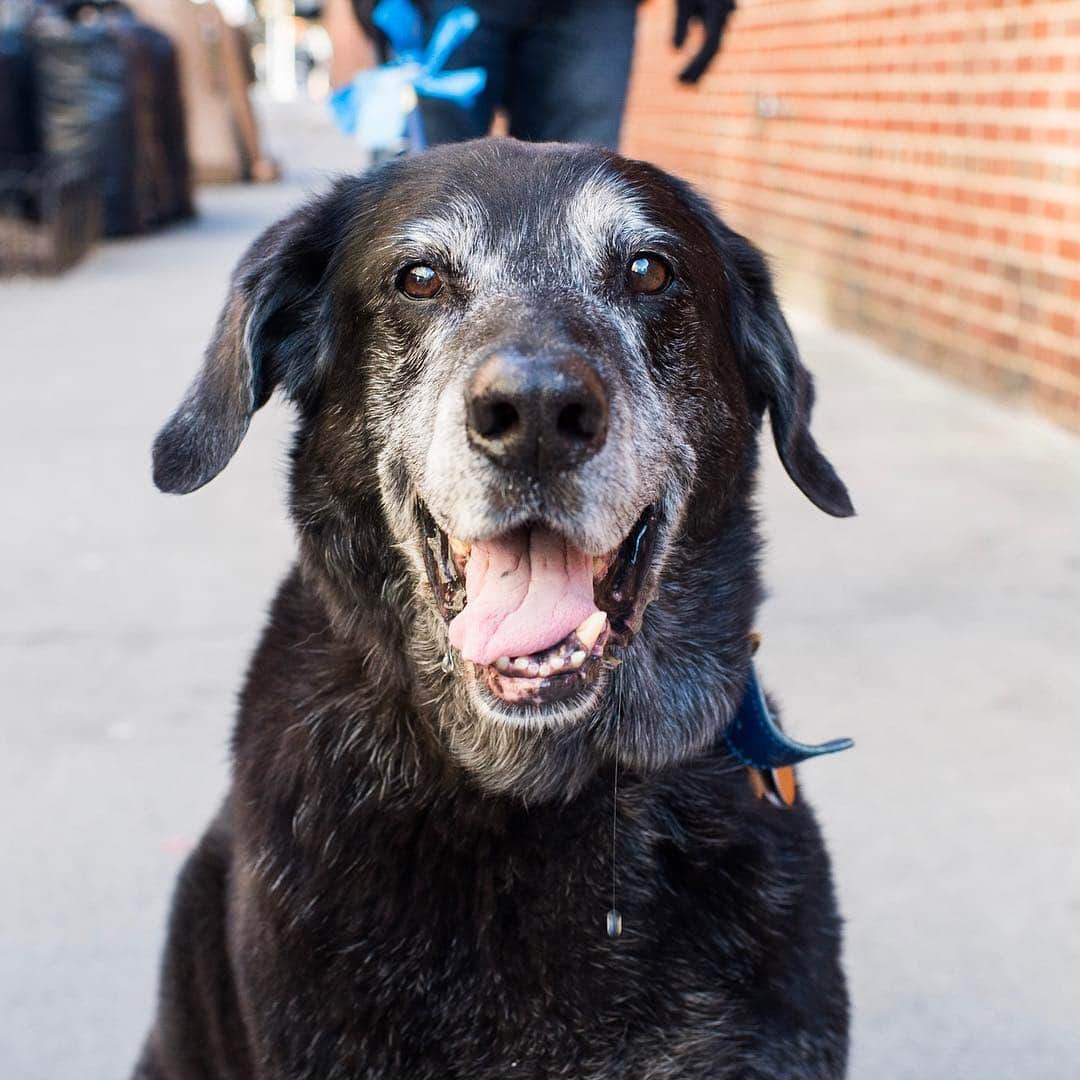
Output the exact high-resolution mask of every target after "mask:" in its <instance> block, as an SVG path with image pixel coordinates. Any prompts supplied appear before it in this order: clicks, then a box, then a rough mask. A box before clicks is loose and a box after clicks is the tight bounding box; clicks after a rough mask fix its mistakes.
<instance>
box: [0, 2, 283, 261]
mask: <svg viewBox="0 0 1080 1080" xmlns="http://www.w3.org/2000/svg"><path fill="white" fill-rule="evenodd" d="M181 53H183V56H182V58H181V55H180V54H181ZM246 60H247V43H246V39H245V37H244V34H243V31H242V30H239V29H236V28H233V27H229V26H228V25H227V24H226V23H225V22H224V20H223V19H222V17H221V14H220V12H218V10H217V9H216V8H215V7H214V5H213V4H209V3H206V4H197V3H192V2H191V0H132V2H131V3H126V2H122V0H0V272H4V271H7V272H12V271H17V270H28V271H37V272H50V271H57V270H61V269H64V268H65V267H66V266H68V265H70V264H71V263H72V262H74V261H75V260H76V259H77V258H78V257H79V256H80V255H81V253H82V251H84V250H85V249H86V248H87V247H88V246H89V245H90V244H92V243H93V241H94V240H95V239H96V237H97V236H98V235H104V236H129V235H133V234H139V233H145V232H147V231H149V230H152V229H155V228H158V227H160V226H162V225H165V224H168V223H170V222H174V221H178V220H181V219H184V218H187V217H190V216H191V214H192V213H193V201H192V188H193V184H194V182H195V181H197V180H200V179H205V180H208V181H215V182H220V181H231V180H246V179H252V178H260V179H262V178H266V177H267V175H268V173H271V172H272V169H269V168H268V165H267V163H266V161H265V159H263V158H261V156H260V154H259V147H258V134H257V131H256V128H255V120H254V115H253V113H252V110H251V105H250V101H249V100H248V83H249V79H250V74H249V71H248V67H247V62H246ZM193 128H194V133H193V130H192V129H193Z"/></svg>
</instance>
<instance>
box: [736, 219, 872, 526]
mask: <svg viewBox="0 0 1080 1080" xmlns="http://www.w3.org/2000/svg"><path fill="white" fill-rule="evenodd" d="M721 229H722V233H723V234H724V235H723V237H722V239H723V265H724V274H725V278H726V281H727V298H728V308H729V310H728V318H729V320H730V325H731V332H732V337H733V341H734V345H735V349H736V352H737V354H738V360H739V363H740V364H741V365H742V369H743V373H744V377H745V379H746V383H747V386H748V387H749V390H750V396H751V404H752V405H753V406H754V407H755V408H757V409H760V410H764V409H766V408H767V409H768V410H769V420H770V423H771V426H772V432H773V439H774V440H775V441H776V449H777V452H778V453H779V454H780V460H781V461H782V462H783V463H784V468H785V469H786V470H787V474H788V476H790V477H791V479H792V480H793V481H794V482H795V484H796V485H797V486H798V488H799V490H800V491H802V493H803V494H804V495H805V496H806V497H807V498H808V499H809V500H810V501H811V502H812V503H813V504H814V505H815V506H817V507H818V508H820V509H821V510H824V511H825V513H826V514H832V515H833V516H834V517H850V516H851V515H852V514H854V513H855V508H854V507H853V506H852V505H851V498H850V497H849V495H848V492H847V488H846V487H845V486H844V482H843V481H842V480H841V479H840V477H839V476H837V474H836V470H835V469H834V468H833V467H832V465H831V464H830V463H829V461H828V459H827V458H826V457H825V455H824V454H823V453H822V452H821V451H820V450H819V449H818V446H817V443H816V442H814V437H813V435H811V434H810V413H811V410H812V409H813V406H814V380H813V379H812V377H811V375H810V372H809V371H807V370H806V368H805V367H804V366H803V364H802V361H801V360H800V359H799V350H798V348H797V346H796V345H795V339H794V337H793V336H792V333H791V330H790V328H789V327H788V324H787V320H786V319H785V318H784V314H783V312H782V311H781V310H780V304H779V301H778V300H777V299H776V292H775V290H774V289H773V283H772V276H771V274H770V273H769V268H768V265H767V263H766V261H765V257H764V256H763V255H762V254H761V252H760V251H758V250H757V248H755V247H754V246H753V244H751V243H750V242H749V241H747V240H744V239H743V238H742V237H741V236H739V235H738V234H736V233H734V232H731V231H730V230H728V229H726V228H724V227H721Z"/></svg>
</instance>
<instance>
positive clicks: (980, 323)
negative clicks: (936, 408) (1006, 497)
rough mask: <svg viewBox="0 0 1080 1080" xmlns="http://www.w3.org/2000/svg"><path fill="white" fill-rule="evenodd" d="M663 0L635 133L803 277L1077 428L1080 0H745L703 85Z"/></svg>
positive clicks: (885, 338) (650, 36)
mask: <svg viewBox="0 0 1080 1080" xmlns="http://www.w3.org/2000/svg"><path fill="white" fill-rule="evenodd" d="M673 6H674V5H673V3H672V0H648V2H646V3H645V4H644V5H643V7H642V12H641V18H640V22H639V24H638V33H639V41H638V48H637V53H636V60H635V72H634V78H633V84H632V88H631V99H630V105H629V110H628V115H627V122H626V126H625V128H624V138H623V149H624V151H625V152H626V153H629V154H631V155H633V156H637V157H643V158H647V159H649V160H652V161H655V162H656V163H657V164H659V165H662V166H664V167H666V168H669V169H671V170H672V171H674V172H678V173H680V174H681V175H683V176H685V177H686V178H687V179H689V180H691V181H693V182H694V183H696V184H697V185H698V186H699V187H701V188H702V189H703V190H704V191H705V192H706V193H707V194H709V195H710V196H711V197H712V198H713V200H714V202H715V203H716V204H717V206H718V208H719V209H720V211H721V213H722V214H723V215H724V217H725V218H726V219H727V221H728V222H729V223H730V224H731V225H733V226H734V227H735V228H737V229H739V230H740V231H742V232H744V233H746V234H747V235H748V236H749V237H750V238H751V239H753V240H754V241H755V242H756V243H757V244H758V245H759V246H761V247H762V248H764V249H765V251H766V252H768V253H769V255H770V256H771V257H772V259H773V263H774V266H775V267H776V269H777V271H778V273H779V278H780V284H781V290H782V293H783V296H784V298H785V299H787V300H789V301H794V302H796V303H799V304H802V305H804V306H809V307H811V308H813V309H815V310H816V311H817V312H819V313H820V314H822V315H824V316H825V317H827V318H828V319H830V320H831V321H833V322H834V323H836V324H838V325H840V326H843V327H846V328H848V329H853V330H856V331H858V332H861V333H864V334H868V335H870V336H872V337H874V338H876V339H878V340H879V341H881V342H882V343H884V344H885V345H886V346H887V347H889V348H891V349H893V350H894V351H896V352H899V353H900V354H902V355H905V356H908V357H910V358H912V359H915V360H918V361H920V362H922V363H925V364H928V365H931V366H933V367H934V368H937V369H940V370H942V371H945V372H947V373H949V374H951V375H954V376H956V377H959V378H961V379H963V380H965V381H967V382H972V383H976V384H978V385H980V386H983V387H986V388H989V389H992V390H994V391H996V392H998V393H1002V394H1005V395H1007V396H1009V397H1012V398H1014V399H1017V400H1019V401H1023V402H1025V403H1027V404H1030V405H1031V406H1033V407H1034V408H1036V409H1038V410H1039V411H1041V412H1043V413H1045V414H1048V415H1050V416H1053V417H1054V418H1055V419H1057V420H1059V421H1061V422H1063V423H1065V424H1067V425H1068V426H1070V427H1073V428H1080V334H1078V327H1080V2H1078V0H932V2H926V3H902V2H898V0H890V2H882V0H740V7H739V9H738V11H737V13H736V14H735V15H734V16H733V18H732V20H731V22H730V23H729V28H728V33H727V36H726V39H725V43H724V49H723V52H722V53H721V55H720V57H719V59H718V60H717V62H716V63H715V64H714V67H713V69H712V70H710V71H709V73H708V74H707V75H706V76H705V78H704V79H703V80H702V82H701V83H700V84H699V85H698V86H697V87H693V88H688V87H683V86H681V85H679V84H678V83H677V82H676V81H675V78H674V76H675V73H676V72H677V71H678V70H679V66H680V62H681V60H680V57H679V56H678V55H677V54H675V53H674V51H673V50H672V48H671V46H670V37H671V29H672V22H673Z"/></svg>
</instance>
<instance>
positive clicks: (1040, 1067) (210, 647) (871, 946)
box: [0, 115, 1080, 1080]
mask: <svg viewBox="0 0 1080 1080" xmlns="http://www.w3.org/2000/svg"><path fill="white" fill-rule="evenodd" d="M276 121H277V122H279V123H281V125H282V126H280V127H279V128H276V129H275V130H276V131H277V132H278V140H279V142H280V145H279V147H278V149H280V150H282V151H283V153H284V155H285V157H286V164H287V166H289V169H290V176H291V177H292V178H291V179H290V180H289V181H287V182H286V183H284V184H281V185H277V186H271V187H256V188H251V187H249V188H225V189H217V190H213V189H208V190H206V191H204V192H202V193H201V196H200V204H201V208H202V211H203V213H202V216H201V218H200V219H199V221H198V222H196V223H194V224H192V225H191V226H188V227H184V228H180V229H175V230H172V231H170V232H168V233H166V234H163V235H160V236H155V237H152V238H146V239H140V240H134V241H131V242H125V243H116V244H110V245H108V246H107V247H106V248H104V249H103V250H101V251H99V252H98V253H97V254H95V255H94V256H93V257H92V258H91V259H90V260H89V261H88V262H87V263H86V264H85V265H83V266H81V267H80V268H78V269H77V270H76V271H75V272H73V273H71V274H69V275H68V276H66V277H64V278H62V279H60V280H58V281H50V282H45V281H43V282H25V281H21V282H16V283H8V282H5V283H0V325H2V327H3V331H2V340H3V349H4V376H5V378H4V394H3V395H2V397H0V453H2V458H3V461H4V463H5V465H4V468H3V470H2V472H0V477H2V479H0V485H2V487H0V499H2V505H3V506H4V508H5V516H6V528H5V529H4V530H3V532H2V535H0V564H2V565H3V566H4V568H5V570H6V573H4V575H3V576H2V578H0V610H2V611H3V613H4V619H3V623H2V625H0V672H2V676H0V677H2V688H3V689H2V695H3V696H2V702H3V705H2V711H3V718H4V719H3V726H2V729H0V731H2V752H0V820H3V822H4V827H3V839H2V840H0V867H2V870H0V873H2V879H0V881H2V888H0V1076H2V1077H3V1078H4V1080H118V1078H122V1077H124V1076H125V1075H126V1072H127V1069H128V1068H129V1067H130V1064H131V1062H132V1061H133V1059H134V1056H135V1053H136V1051H137V1048H138V1045H139V1042H140V1040H141V1038H142V1035H143V1033H144V1031H145V1028H146V1026H147V1024H148V1023H149V1020H150V1017H151V1013H152V1010H153V994H154V986H155V979H156V970H155V969H156V965H157V960H158V953H159V950H160V947H161V941H162V934H163V928H164V920H165V914H166V909H167V903H168V898H169V896H170V894H171V890H172V887H173V882H174V879H175V876H176V872H177V870H178V868H179V866H180V863H181V861H182V859H183V857H184V855H185V853H186V851H187V850H188V849H189V848H190V846H191V844H192V843H193V842H194V841H195V839H197V837H198V835H199V833H200V831H201V829H202V827H203V825H204V824H205V822H206V821H207V819H208V818H209V816H210V815H211V813H212V812H213V810H214V808H215V805H216V803H217V801H218V799H219V798H220V796H221V794H222V792H223V790H224V785H225V765H226V743H227V739H228V733H229V728H230V723H231V716H232V712H233V705H234V699H235V695H236V691H237V689H238V687H239V683H240V679H241V675H242V672H243V668H244V665H245V662H246V660H247V657H248V655H249V653H250V651H251V648H252V646H253V644H254V641H255V637H256V634H257V633H258V630H259V627H260V625H261V623H262V620H263V617H264V612H265V608H266V604H267V602H268V601H269V599H270V597H271V596H272V594H273V592H274V588H275V586H276V583H277V580H278V578H279V576H280V575H281V573H282V572H283V571H284V569H285V567H286V566H287V564H288V562H289V558H290V553H291V549H292V538H291V534H290V530H289V528H288V525H287V524H286V522H285V516H284V511H283V499H282V476H283V472H284V446H285V442H286V439H287V432H288V416H287V414H286V412H285V410H283V409H282V408H281V407H279V406H277V405H271V406H269V407H268V408H267V409H266V410H264V411H263V413H261V414H260V415H259V417H258V418H257V419H256V421H255V423H254V425H253V430H252V433H251V435H250V436H249V438H248V440H247V441H246V442H245V444H244V446H243V447H242V448H241V450H240V452H239V454H238V455H237V457H236V459H235V461H234V462H233V464H232V465H231V466H230V467H229V469H228V470H226V472H225V473H224V474H223V475H222V476H221V477H220V478H219V479H217V480H216V481H215V482H214V483H213V484H211V485H210V486H209V487H208V488H207V489H204V490H203V491H201V492H199V493H197V494H195V495H192V496H189V497H187V498H184V499H170V498H166V497H164V496H161V495H158V494H156V493H155V491H154V489H153V487H152V485H151V484H150V480H149V470H148V465H149V457H148V450H149V445H150V441H151V439H152V436H153V434H154V431H155V430H156V427H157V425H158V424H159V422H160V421H161V419H162V418H163V417H164V416H165V415H166V414H167V413H168V412H169V410H170V409H171V408H172V406H173V405H174V404H175V403H176V401H177V399H178V397H179V394H180V392H181V390H182V389H183V387H184V386H185V385H186V383H187V381H188V379H189V378H190V376H191V374H192V372H193V370H194V368H195V366H196V364H197V362H198V357H199V354H200V352H201V349H202V347H203V345H204V343H205V340H206V338H207V336H208V334H209V331H210V328H211V324H212V321H213V319H214V317H215V315H216V312H217V310H218V307H219V305H220V303H221V300H222V297H223V295H224V289H225V283H226V280H227V276H228V272H229V270H230V268H231V265H232V263H233V261H234V260H235V258H236V257H237V255H238V254H239V253H240V251H241V250H242V248H243V247H244V245H245V244H246V243H247V242H248V241H249V240H250V239H251V237H252V236H253V235H254V233H255V232H256V231H257V230H258V229H259V228H261V227H262V226H263V225H265V224H266V223H268V222H269V221H270V220H272V219H273V218H274V217H276V216H278V215H280V214H281V213H283V212H284V211H285V210H286V209H288V208H289V207H290V206H291V205H293V204H294V203H295V201H296V200H297V199H298V198H299V197H300V195H301V193H302V191H303V190H304V189H305V188H308V187H310V186H312V185H314V184H317V183H318V182H320V175H319V173H320V171H322V170H339V169H343V168H348V167H350V161H351V158H352V157H353V155H352V151H351V149H350V148H349V147H348V146H347V145H345V144H343V143H342V142H340V141H338V140H337V139H336V138H335V137H334V136H333V134H332V133H330V132H329V131H327V130H325V129H324V128H323V126H322V125H321V123H320V122H317V121H313V120H311V118H305V123H304V125H298V124H297V123H296V117H295V115H293V116H292V118H291V119H290V118H289V117H287V116H284V115H278V116H277V117H276ZM282 140H284V141H282ZM311 162H318V163H319V167H320V168H319V169H318V170H317V169H315V168H312V167H311V166H310V163H311ZM796 325H797V329H798V330H799V336H800V340H801V342H802V345H803V349H804V352H805V356H806V359H807V362H808V363H809V365H810V366H811V367H812V368H813V369H814V370H815V371H816V372H817V374H818V380H819V387H820V402H821V404H820V408H819V411H818V417H817V423H816V430H817V433H818V435H819V437H820V440H821V442H822V445H823V446H824V447H825V448H826V449H827V451H828V452H829V454H830V456H831V457H832V459H833V460H834V462H835V463H836V465H837V466H838V468H839V469H840V471H841V473H842V474H843V475H844V476H845V478H846V479H847V481H848V482H849V485H850V487H851V489H852V493H853V495H854V498H855V501H856V505H857V507H858V510H859V515H860V516H859V517H858V518H856V519H854V520H853V521H846V522H838V521H834V520H831V519H828V518H826V517H825V516H824V515H821V514H819V513H817V512H816V511H815V510H814V509H813V508H812V507H811V506H810V504H809V503H807V502H806V501H805V500H804V499H802V497H801V496H800V495H799V494H798V492H797V491H796V490H795V489H794V488H793V487H792V486H791V485H790V484H789V483H788V482H787V481H786V479H785V478H784V477H783V476H782V473H781V472H780V470H779V469H778V467H776V465H775V463H774V461H773V457H772V454H771V452H770V453H769V454H768V455H767V458H768V462H769V465H768V475H767V477H766V484H765V491H764V507H765V511H766V523H767V532H768V535H769V537H770V548H769V556H768V581H769V582H770V585H771V587H772V591H773V595H772V598H771V600H770V601H769V603H768V604H767V606H766V608H765V612H764V617H763V620H762V629H763V631H764V633H765V644H764V647H763V650H762V653H761V667H762V670H763V672H764V675H765V676H766V678H767V680H768V683H769V685H770V687H771V688H772V689H773V690H774V692H775V693H776V694H777V696H778V697H779V698H780V699H781V700H782V701H783V703H784V706H785V715H786V717H787V719H788V723H789V726H790V727H791V729H792V731H793V732H794V733H795V734H796V735H797V736H803V737H805V738H808V739H818V738H825V737H829V736H834V735H851V736H854V737H855V739H856V741H857V743H858V746H857V749H856V750H855V751H853V752H851V753H848V754H845V755H843V756H841V757H839V758H835V759H830V760H823V761H819V762H814V763H811V764H809V765H808V766H806V767H805V768H804V769H803V772H802V776H803V781H804V785H805V789H806V790H807V791H808V792H809V793H810V795H811V797H812V798H813V799H814V800H815V802H816V803H817V805H818V807H819V808H820V811H821V816H822V818H823V821H824V825H825V829H826V832H827V835H828V838H829V841H830V844H831V848H832V851H833V856H834V860H835V865H836V871H837V875H838V879H839V884H840V891H841V899H842V904H843V908H844V911H845V914H846V916H847V919H848V937H847V963H848V970H849V972H850V977H851V984H852V992H853V997H854V1003H855V1017H856V1020H855V1043H854V1058H853V1068H852V1076H853V1077H856V1078H859V1080H862V1078H866V1080H871V1078H872V1080H907V1078H910V1080H938V1078H940V1080H962V1078H972V1080H975V1078H978V1080H993V1078H1000V1080H1017V1078H1032V1080H1035V1078H1037V1080H1049V1078H1061V1080H1065V1078H1069V1077H1075V1076H1077V1075H1078V1070H1080V1021H1078V1017H1080V974H1078V973H1080V930H1078V928H1077V927H1078V923H1080V843H1078V840H1077V836H1078V821H1080V795H1078V793H1077V777H1078V776H1080V724H1078V723H1077V721H1078V719H1080V716H1078V711H1080V710H1078V706H1077V702H1078V701H1080V664H1078V663H1077V654H1078V649H1077V616H1078V612H1080V550H1078V544H1077V539H1078V537H1077V526H1078V524H1080V443H1078V442H1077V441H1076V440H1075V439H1073V438H1071V437H1069V436H1067V435H1065V434H1063V433H1061V432H1058V431H1054V430H1052V429H1049V428H1047V427H1045V426H1044V425H1042V424H1041V423H1039V422H1037V421H1034V420H1032V419H1030V418H1028V417H1025V416H1021V415H1017V414H1015V413H1012V412H1008V411H1005V410H1003V409H1000V408H998V407H997V406H995V405H993V404H990V403H987V402H985V401H982V400H980V399H977V398H974V397H972V396H969V395H968V394H967V393H966V392H963V391H960V390H958V389H956V388H954V387H952V386H950V385H947V384H945V383H942V382H940V381H938V380H937V379H936V378H934V377H932V376H930V375H927V374H925V373H923V372H920V371H916V370H913V369H911V368H909V367H907V366H905V365H902V364H900V363H897V362H895V361H893V360H890V359H889V358H887V357H885V356H882V355H880V354H878V353H877V352H876V351H874V350H873V349H872V348H870V347H868V346H867V345H866V344H865V343H863V342H860V341H857V340H853V339H850V338H846V337H843V336H841V335H838V334H836V333H833V332H830V331H827V330H824V329H822V328H820V327H815V326H813V325H810V324H805V325H804V324H800V323H799V321H798V320H796Z"/></svg>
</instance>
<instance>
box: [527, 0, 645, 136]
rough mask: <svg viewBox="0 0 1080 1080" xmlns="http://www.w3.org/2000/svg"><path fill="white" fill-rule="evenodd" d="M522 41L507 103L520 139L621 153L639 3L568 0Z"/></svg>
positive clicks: (552, 7) (544, 7)
mask: <svg viewBox="0 0 1080 1080" xmlns="http://www.w3.org/2000/svg"><path fill="white" fill-rule="evenodd" d="M535 8H536V9H537V10H538V11H543V12H545V13H544V14H537V15H536V17H535V18H534V19H533V20H532V22H531V24H530V25H529V27H528V29H527V30H525V31H524V32H523V33H522V34H521V35H519V37H518V38H517V40H516V42H515V48H514V51H513V55H512V59H511V68H510V76H509V80H510V84H509V86H508V91H507V93H508V101H507V105H508V108H509V111H510V134H511V135H514V136H516V137H517V138H519V139H530V140H533V141H548V140H551V141H555V142H588V143H599V144H600V145H602V146H608V147H611V149H613V150H614V149H615V148H616V147H617V146H618V142H619V127H620V125H621V123H622V114H623V107H624V106H625V104H626V88H627V84H628V83H629V81H630V58H631V55H632V53H633V50H634V18H635V15H636V13H637V4H636V2H635V0H563V2H561V3H552V4H539V5H535Z"/></svg>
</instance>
